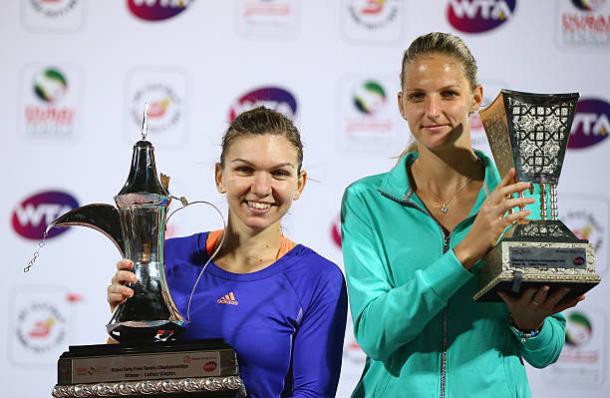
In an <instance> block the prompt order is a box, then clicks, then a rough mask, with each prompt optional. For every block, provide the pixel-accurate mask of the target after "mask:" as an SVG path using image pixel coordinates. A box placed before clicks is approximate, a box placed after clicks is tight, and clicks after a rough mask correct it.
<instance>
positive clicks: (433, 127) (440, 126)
mask: <svg viewBox="0 0 610 398" xmlns="http://www.w3.org/2000/svg"><path fill="white" fill-rule="evenodd" d="M445 127H451V126H450V125H448V124H430V125H428V126H422V128H424V129H426V130H430V131H438V130H441V129H443V128H445Z"/></svg>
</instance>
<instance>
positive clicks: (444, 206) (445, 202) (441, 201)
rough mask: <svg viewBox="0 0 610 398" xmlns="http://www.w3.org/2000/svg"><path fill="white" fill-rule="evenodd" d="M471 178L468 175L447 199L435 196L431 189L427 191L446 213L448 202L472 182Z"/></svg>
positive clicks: (443, 212)
mask: <svg viewBox="0 0 610 398" xmlns="http://www.w3.org/2000/svg"><path fill="white" fill-rule="evenodd" d="M416 164H417V162H415V163H413V165H416ZM418 168H419V166H418ZM472 179H473V177H470V178H469V179H468V180H466V182H465V183H464V184H463V185H461V186H460V187H459V188H458V189H457V190H456V191H455V192H454V193H453V195H451V197H450V198H449V199H448V200H443V199H441V198H439V197H438V196H436V195H435V194H434V192H432V191H429V192H428V193H429V194H430V195H432V196H434V199H436V202H437V203H436V204H439V203H440V205H441V207H440V211H441V214H446V213H447V212H448V211H449V204H450V203H451V202H453V199H455V198H456V197H457V195H458V194H459V193H460V192H462V191H463V190H464V188H466V187H467V186H468V184H470V183H471V182H472ZM420 194H421V192H420Z"/></svg>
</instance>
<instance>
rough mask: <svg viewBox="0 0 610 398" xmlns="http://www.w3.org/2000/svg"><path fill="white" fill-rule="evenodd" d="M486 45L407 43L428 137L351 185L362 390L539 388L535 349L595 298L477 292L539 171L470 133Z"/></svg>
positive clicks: (430, 37) (545, 355)
mask: <svg viewBox="0 0 610 398" xmlns="http://www.w3.org/2000/svg"><path fill="white" fill-rule="evenodd" d="M476 75H477V66H476V61H475V59H474V57H473V56H472V54H471V52H470V50H469V49H468V47H467V46H466V45H465V44H464V42H463V41H462V40H461V39H460V38H458V37H456V36H453V35H451V34H446V33H430V34H426V35H423V36H420V37H418V38H417V39H416V40H415V41H413V43H411V45H410V46H409V48H408V49H407V50H406V52H405V54H404V57H403V62H402V71H401V83H402V84H401V87H402V89H401V91H400V92H399V93H398V107H399V110H400V113H401V114H402V116H403V118H404V119H405V120H406V121H407V124H408V126H409V128H410V130H411V133H412V135H413V137H414V139H415V145H414V147H413V148H411V149H410V150H408V151H406V153H404V154H403V155H402V156H401V157H400V160H399V162H398V163H397V164H396V166H395V167H394V168H393V169H392V170H390V171H389V172H387V173H383V174H380V175H374V176H369V177H365V178H363V179H361V180H359V181H357V182H355V183H353V184H352V185H350V186H349V187H348V188H347V190H346V191H345V194H344V198H343V206H342V213H341V221H342V233H343V241H342V242H343V256H344V266H345V270H346V275H347V282H348V287H349V299H350V306H351V311H352V318H353V319H354V333H355V336H356V340H357V341H358V343H359V344H360V346H361V347H362V349H363V350H364V352H365V353H366V354H367V361H366V366H365V369H364V373H363V375H362V378H361V380H360V383H359V384H358V386H357V388H356V390H355V392H354V394H353V396H354V397H409V398H417V397H441V398H449V397H454V398H455V397H457V398H463V397H468V398H473V397H486V398H487V397H529V396H530V395H531V393H530V389H529V386H528V382H527V377H526V373H525V368H524V366H523V361H524V360H525V361H527V362H528V363H529V364H531V365H532V366H534V367H538V368H541V367H545V366H547V365H549V364H551V363H553V362H554V361H555V360H557V358H558V356H559V353H560V352H561V349H562V347H563V343H564V338H565V319H564V317H563V316H562V315H561V314H559V312H560V311H562V310H564V309H566V308H569V307H572V306H574V305H576V303H577V302H578V301H580V300H582V299H583V297H582V296H581V297H578V298H575V299H567V298H565V297H566V294H567V290H565V289H561V290H557V291H554V292H549V286H543V287H541V288H539V289H527V290H526V291H525V292H524V293H523V294H522V295H521V296H520V297H517V298H513V297H511V296H508V295H505V294H501V297H502V299H503V300H504V302H502V303H477V302H474V301H473V299H472V297H473V295H474V293H475V292H476V291H477V281H476V278H475V275H476V273H477V272H478V269H479V267H480V266H481V261H480V260H481V259H482V258H483V256H484V255H485V254H486V253H487V252H488V251H489V250H490V249H491V248H492V247H493V246H494V245H495V243H496V242H497V240H498V238H499V237H500V236H501V235H502V233H503V232H504V230H505V229H506V228H507V226H509V225H511V224H512V223H515V222H526V221H525V220H526V219H527V217H528V215H529V214H530V212H529V211H528V210H526V209H525V207H526V206H527V205H529V204H531V203H533V202H534V199H533V198H530V197H519V196H518V195H516V194H519V193H522V192H525V191H526V190H528V188H529V187H530V184H529V183H524V182H520V183H515V182H514V178H515V173H514V170H511V171H510V172H509V173H508V174H507V175H505V176H503V178H501V179H500V177H499V176H498V171H497V168H496V167H495V165H494V164H493V162H492V161H491V160H490V159H489V158H488V157H487V156H485V155H484V154H483V153H482V152H479V151H475V150H473V148H472V146H471V142H470V116H471V115H472V113H474V112H476V111H477V110H478V108H479V106H480V105H481V101H482V98H483V89H482V87H481V86H480V84H479V83H478V81H477V76H476Z"/></svg>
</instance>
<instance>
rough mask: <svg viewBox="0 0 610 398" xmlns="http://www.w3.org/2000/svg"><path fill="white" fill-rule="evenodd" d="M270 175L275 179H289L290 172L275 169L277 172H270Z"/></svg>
mask: <svg viewBox="0 0 610 398" xmlns="http://www.w3.org/2000/svg"><path fill="white" fill-rule="evenodd" d="M271 174H272V175H273V176H274V177H275V178H286V177H290V176H291V175H292V173H290V171H288V170H285V169H277V170H273V171H272V172H271Z"/></svg>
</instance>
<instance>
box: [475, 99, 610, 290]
mask: <svg viewBox="0 0 610 398" xmlns="http://www.w3.org/2000/svg"><path fill="white" fill-rule="evenodd" d="M578 97H579V95H578V94H577V93H572V94H529V93H520V92H515V91H508V90H502V91H501V92H500V94H499V95H498V96H497V97H496V99H495V100H494V101H493V103H492V104H491V105H490V106H488V107H487V108H485V109H484V110H482V111H481V112H480V116H481V120H482V122H483V126H484V127H485V132H486V133H487V139H488V141H489V145H490V147H491V151H492V153H493V156H494V159H495V161H496V165H497V166H498V169H499V171H500V175H505V174H506V173H507V172H508V170H510V168H512V167H514V168H515V171H516V179H517V181H524V182H531V183H533V185H534V186H535V188H536V190H535V191H537V192H538V193H539V201H538V202H539V206H540V217H539V219H534V220H531V221H530V222H529V223H526V224H525V223H524V224H521V223H519V224H515V225H513V226H512V227H510V229H509V230H508V231H507V232H506V234H505V235H504V236H503V237H502V239H501V240H500V241H499V242H498V244H497V245H496V246H495V247H494V248H493V249H492V250H491V251H490V252H489V253H488V254H487V256H486V257H485V258H484V265H483V266H482V268H481V269H480V271H479V283H480V290H479V291H478V292H477V293H476V294H475V295H474V299H475V300H477V301H500V297H499V296H498V294H497V291H498V290H500V291H505V292H508V293H510V294H512V295H514V296H517V295H520V294H521V293H522V292H523V290H524V289H526V288H527V287H530V286H533V287H539V286H543V285H548V286H550V287H551V291H552V290H554V289H556V288H558V287H559V286H566V287H569V288H570V292H569V293H568V296H569V297H574V296H578V295H580V294H582V293H584V292H586V291H587V290H589V289H591V288H592V287H594V286H595V285H597V284H598V283H599V282H600V277H599V275H597V274H596V273H595V257H594V252H593V247H592V246H591V245H590V244H589V242H588V241H587V240H583V239H578V238H577V237H576V236H575V235H574V234H573V233H572V232H571V231H570V230H569V229H568V228H567V227H566V226H565V224H563V223H562V222H561V221H559V219H558V210H557V183H558V180H559V174H560V173H561V166H562V165H563V159H564V156H565V152H566V148H567V146H568V139H569V137H570V127H571V125H572V119H573V118H574V113H575V109H576V102H577V101H578ZM530 192H532V193H533V192H534V189H532V190H530Z"/></svg>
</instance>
